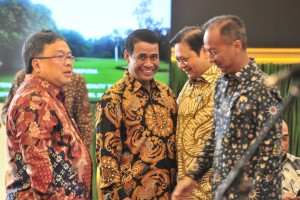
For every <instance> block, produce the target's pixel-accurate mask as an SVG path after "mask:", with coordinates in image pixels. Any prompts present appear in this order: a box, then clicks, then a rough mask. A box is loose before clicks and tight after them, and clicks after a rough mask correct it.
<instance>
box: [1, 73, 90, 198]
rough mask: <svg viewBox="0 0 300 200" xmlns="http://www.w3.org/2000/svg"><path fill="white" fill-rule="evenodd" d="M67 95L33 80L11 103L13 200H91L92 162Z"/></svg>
mask: <svg viewBox="0 0 300 200" xmlns="http://www.w3.org/2000/svg"><path fill="white" fill-rule="evenodd" d="M61 93H62V92H61V91H60V90H59V89H58V88H57V87H55V86H54V85H52V84H51V83H49V82H48V81H45V80H43V79H41V78H39V77H37V76H34V75H31V74H29V75H26V77H25V81H24V82H23V83H22V84H21V86H20V88H19V89H18V90H17V92H16V94H15V97H14V98H13V100H12V101H11V106H10V107H9V110H8V113H7V114H8V117H7V122H6V130H7V144H8V161H9V172H8V181H7V199H34V198H35V199H48V198H49V199H90V198H91V197H90V192H91V176H92V168H91V165H92V163H91V158H90V155H89V152H88V150H87V148H86V147H85V145H84V143H83V142H82V140H81V138H80V136H79V132H78V129H77V127H76V124H75V123H74V121H73V120H72V119H71V118H70V116H69V113H68V111H67V110H66V108H65V107H64V104H63V103H62V102H61V101H60V100H59V98H60V96H62V94H61Z"/></svg>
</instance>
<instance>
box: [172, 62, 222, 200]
mask: <svg viewBox="0 0 300 200" xmlns="http://www.w3.org/2000/svg"><path fill="white" fill-rule="evenodd" d="M220 75H221V72H220V71H219V69H218V68H217V67H216V66H214V65H213V66H211V67H210V68H209V69H208V70H207V71H206V72H204V73H203V74H202V76H200V77H199V78H197V79H196V80H188V81H187V82H186V84H185V85H184V86H183V88H182V90H181V92H180V94H179V96H178V99H177V102H178V118H177V128H176V150H177V162H178V163H177V164H178V179H179V180H181V179H182V178H183V177H184V176H185V175H186V174H187V171H188V169H189V168H190V167H191V166H192V164H193V163H194V162H195V161H196V159H197V156H198V154H199V152H200V151H202V150H203V148H204V146H205V142H206V140H207V139H208V138H210V137H211V132H212V125H213V106H214V105H213V100H214V99H213V97H214V90H215V82H216V80H217V78H218V77H220ZM211 174H212V169H210V170H209V171H207V172H206V173H205V174H204V175H203V177H202V178H200V179H199V180H198V181H197V186H196V188H195V189H194V191H193V194H192V198H191V199H202V200H208V199H212V192H211Z"/></svg>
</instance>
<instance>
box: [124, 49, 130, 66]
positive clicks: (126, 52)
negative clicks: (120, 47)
mask: <svg viewBox="0 0 300 200" xmlns="http://www.w3.org/2000/svg"><path fill="white" fill-rule="evenodd" d="M129 56H130V55H129V53H128V51H127V50H125V51H124V59H125V60H126V62H127V64H129V62H130V61H129Z"/></svg>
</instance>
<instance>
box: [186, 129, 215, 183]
mask: <svg viewBox="0 0 300 200" xmlns="http://www.w3.org/2000/svg"><path fill="white" fill-rule="evenodd" d="M213 135H214V128H213V131H212V137H210V138H208V140H207V141H206V143H205V147H204V149H203V151H202V152H201V153H199V155H198V156H197V159H196V161H195V163H194V164H193V165H192V167H191V168H190V169H189V171H188V172H187V176H188V177H190V178H192V179H194V180H198V179H200V178H201V177H202V176H203V175H204V174H205V173H206V172H207V171H208V170H209V168H211V167H212V162H213V157H214V148H215V142H214V137H213Z"/></svg>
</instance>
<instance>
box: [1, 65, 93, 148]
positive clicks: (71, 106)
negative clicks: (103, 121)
mask: <svg viewBox="0 0 300 200" xmlns="http://www.w3.org/2000/svg"><path fill="white" fill-rule="evenodd" d="M25 76H26V73H25V71H24V70H20V71H18V72H17V73H16V75H15V79H14V82H13V83H12V86H11V88H10V91H9V93H8V96H7V97H6V99H5V102H4V105H3V107H2V113H1V120H2V123H3V124H5V120H6V115H7V109H8V107H9V105H10V103H11V100H12V99H13V97H14V95H15V94H16V92H17V89H18V88H19V87H20V85H21V84H22V83H23V81H24V80H25ZM62 90H63V91H64V93H65V96H66V98H65V102H64V105H65V107H66V108H67V110H68V112H69V113H70V116H71V117H72V118H73V119H74V121H75V123H76V125H77V127H78V130H79V133H80V136H81V138H82V140H83V142H84V144H85V146H86V147H87V148H88V149H89V148H90V144H91V140H92V137H93V134H94V125H93V118H92V110H91V105H90V101H89V97H88V90H87V87H86V81H85V79H84V77H83V76H82V75H81V74H77V73H75V72H73V74H72V76H71V82H70V83H69V84H67V85H64V86H63V87H62Z"/></svg>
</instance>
